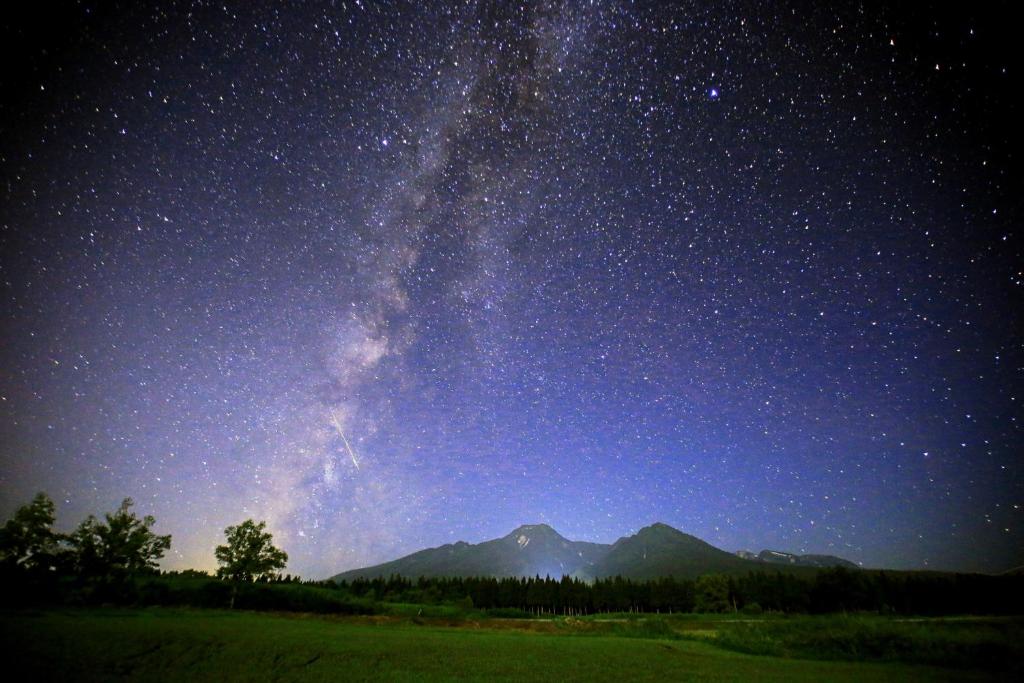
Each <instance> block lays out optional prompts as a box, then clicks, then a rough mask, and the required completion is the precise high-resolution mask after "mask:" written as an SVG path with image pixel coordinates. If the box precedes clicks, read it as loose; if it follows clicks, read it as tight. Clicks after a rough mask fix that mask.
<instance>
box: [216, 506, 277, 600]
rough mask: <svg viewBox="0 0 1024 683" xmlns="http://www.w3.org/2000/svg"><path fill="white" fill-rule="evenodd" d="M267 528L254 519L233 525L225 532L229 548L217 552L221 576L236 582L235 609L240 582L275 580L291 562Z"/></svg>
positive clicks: (232, 598)
mask: <svg viewBox="0 0 1024 683" xmlns="http://www.w3.org/2000/svg"><path fill="white" fill-rule="evenodd" d="M266 527H267V523H266V522H259V523H256V522H254V521H253V520H251V519H247V520H245V521H244V522H242V523H241V524H239V525H238V526H229V527H228V528H227V529H225V530H224V535H225V536H227V540H228V542H227V545H219V546H217V549H216V550H215V551H214V555H216V557H217V562H219V563H220V564H221V565H222V566H221V567H220V568H219V569H218V570H217V576H219V577H221V578H222V579H229V580H231V581H233V582H235V588H234V589H233V590H232V591H231V607H234V606H235V596H236V595H237V593H238V585H237V584H238V583H241V582H251V581H258V580H260V579H270V578H273V577H274V576H275V575H276V574H277V572H278V571H279V570H281V569H284V567H285V564H287V562H288V553H286V552H284V551H283V550H279V549H278V548H275V547H274V544H273V540H274V537H273V536H272V535H271V533H270V532H269V531H265V529H266Z"/></svg>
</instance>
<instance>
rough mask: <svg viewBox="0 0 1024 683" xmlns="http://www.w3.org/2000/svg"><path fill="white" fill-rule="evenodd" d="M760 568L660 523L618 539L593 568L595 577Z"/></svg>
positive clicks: (646, 576) (736, 571) (686, 574)
mask: <svg viewBox="0 0 1024 683" xmlns="http://www.w3.org/2000/svg"><path fill="white" fill-rule="evenodd" d="M757 568H758V567H757V565H756V564H755V563H754V562H751V561H749V560H743V559H741V558H739V557H736V556H735V555H733V554H732V553H728V552H726V551H724V550H720V549H718V548H716V547H715V546H713V545H711V544H710V543H705V542H704V541H702V540H700V539H699V538H697V537H696V536H691V535H690V534H684V533H683V532H682V531H679V530H678V529H673V528H672V527H670V526H668V525H667V524H661V523H660V522H659V523H656V524H652V525H651V526H648V527H644V528H643V529H641V530H640V531H638V532H637V533H636V534H635V535H633V536H625V537H623V538H620V539H619V540H617V541H615V543H614V544H612V547H611V549H610V550H609V551H608V554H607V555H606V556H605V557H604V559H603V560H602V561H601V562H599V563H598V564H597V566H595V567H594V568H593V576H619V575H621V576H626V577H629V578H631V579H654V578H657V577H659V576H676V577H687V578H692V577H696V576H700V575H701V574H745V573H747V572H748V571H751V570H753V569H757Z"/></svg>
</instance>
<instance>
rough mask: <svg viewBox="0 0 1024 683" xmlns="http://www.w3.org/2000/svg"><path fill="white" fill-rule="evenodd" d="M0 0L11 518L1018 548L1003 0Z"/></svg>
mask: <svg viewBox="0 0 1024 683" xmlns="http://www.w3.org/2000/svg"><path fill="white" fill-rule="evenodd" d="M428 4H429V6H421V5H420V4H416V3H403V2H383V3H371V2H350V3H343V4H334V3H327V2H325V3H303V4H294V5H291V4H284V5H282V4H277V3H269V2H268V3H265V2H254V3H244V4H242V6H239V7H227V8H225V7H222V6H215V5H206V4H203V3H182V4H175V5H173V6H167V5H166V4H165V3H151V2H131V3H119V2H111V3H102V4H97V5H96V6H93V5H90V4H89V3H78V4H67V5H61V6H60V7H59V8H53V7H38V8H34V9H32V10H31V11H30V12H29V13H28V14H27V15H25V16H19V17H17V18H15V17H14V16H13V15H12V16H11V17H8V18H7V19H6V20H5V23H4V24H3V37H4V41H3V44H4V47H3V48H2V49H3V50H4V57H5V58H6V61H7V63H8V64H12V65H17V66H18V68H11V69H8V70H7V73H4V74H0V86H2V88H0V92H2V93H3V94H2V95H0V121H2V122H3V123H2V124H0V125H2V129H3V135H2V136H0V168H2V171H3V178H4V181H5V182H4V183H3V185H0V198H2V199H0V276H2V277H0V335H2V336H0V341H2V343H0V514H2V515H3V516H5V517H7V516H9V515H10V514H11V513H12V512H13V511H14V510H15V508H16V507H17V506H19V505H22V504H24V503H26V502H28V501H29V500H30V499H31V497H32V496H33V495H34V494H35V493H36V492H37V491H40V490H41V491H46V492H47V493H49V494H50V495H51V496H52V497H53V499H54V501H55V502H56V503H57V515H58V526H59V527H61V528H62V529H68V528H71V527H72V526H74V525H75V524H77V523H78V521H80V520H81V519H82V518H83V517H85V516H86V515H87V514H90V513H92V514H101V513H103V512H106V511H110V510H113V509H114V508H115V507H116V506H117V504H118V503H119V501H120V500H121V499H122V498H124V497H126V496H131V497H132V498H134V499H135V501H136V504H137V509H138V511H139V513H140V514H152V515H154V516H155V517H156V519H157V525H156V531H157V532H159V533H161V534H171V535H172V536H173V544H172V546H171V549H170V551H169V552H168V553H167V555H166V557H165V558H164V560H163V563H162V566H163V567H164V568H167V569H183V568H188V567H194V568H198V569H212V568H213V566H214V557H213V548H214V546H216V545H217V544H218V543H219V542H221V540H222V538H223V532H224V529H225V527H227V526H229V525H233V524H237V523H239V522H240V521H242V520H244V519H246V518H254V519H256V520H265V521H266V522H267V523H268V528H269V529H270V530H271V531H272V532H273V534H274V538H275V540H276V541H277V542H278V544H279V545H280V546H281V547H282V548H284V549H285V550H287V552H288V554H289V557H290V561H289V566H288V571H290V572H292V573H298V574H302V575H304V576H330V575H332V574H333V573H336V572H338V571H341V570H342V569H343V568H345V567H357V566H366V565H370V564H374V563H379V562H382V561H386V560H388V559H393V558H395V557H400V556H402V555H405V554H408V553H410V552H413V551H415V550H417V549H420V548H425V547H436V546H440V545H443V544H444V543H448V542H453V541H456V540H466V541H470V542H478V541H479V539H489V538H496V537H500V536H501V535H503V534H505V533H507V530H508V529H511V528H515V527H516V526H518V525H519V524H520V523H521V521H522V520H524V519H531V520H541V521H543V522H545V523H548V524H550V525H551V526H553V527H554V528H556V529H558V530H559V532H560V533H562V534H563V535H565V536H566V537H567V538H572V539H574V540H587V541H597V542H604V541H605V539H608V538H617V537H619V536H623V535H627V534H629V533H632V532H635V530H637V529H638V528H640V527H641V526H644V525H646V524H649V523H650V521H651V520H662V521H663V522H664V523H666V524H668V525H670V526H672V527H674V528H676V529H679V530H682V531H684V532H685V533H688V534H692V535H694V536H696V537H698V538H700V539H702V540H705V541H707V542H708V543H710V544H712V545H714V546H715V547H718V548H722V549H725V550H728V551H730V552H734V551H735V550H740V549H748V550H753V551H754V552H757V551H759V550H761V549H764V548H771V549H779V550H785V551H787V552H793V553H799V554H808V553H819V554H830V555H837V556H839V557H843V558H846V559H849V560H851V561H854V562H857V563H859V564H863V565H864V566H871V567H886V568H893V569H941V570H949V571H985V572H992V573H997V572H1001V571H1005V570H1007V569H1010V568H1013V567H1017V566H1021V565H1024V523H1022V522H1024V519H1022V515H1024V511H1022V509H1021V506H1022V505H1024V476H1022V465H1024V463H1022V458H1021V456H1022V451H1021V446H1020V444H1021V443H1024V439H1022V433H1021V424H1022V419H1021V418H1022V408H1021V404H1022V400H1021V398H1022V394H1021V391H1020V390H1021V387H1022V382H1021V373H1022V371H1024V345H1022V336H1021V334H1020V330H1021V329H1024V320H1022V317H1024V300H1022V296H1021V293H1022V285H1024V276H1022V273H1021V264H1022V263H1024V258H1022V256H1024V254H1022V249H1021V232H1020V226H1021V224H1022V219H1024V210H1022V208H1024V207H1022V194H1021V191H1020V190H1021V187H1020V177H1021V173H1020V164H1021V157H1020V152H1021V144H1020V143H1021V124H1020V121H1022V120H1024V112H1022V111H1021V109H1022V105H1021V100H1020V98H1019V97H1018V94H1019V93H1020V92H1021V85H1022V83H1021V78H1020V72H1019V61H1020V60H1019V58H1018V57H1017V55H1016V54H1015V53H1014V49H1013V46H1014V45H1015V29H1013V28H1012V22H1010V21H1008V19H1007V17H1009V16H1010V7H1011V6H1010V5H1009V3H999V2H997V3H991V4H985V5H984V6H977V7H975V6H970V7H962V6H960V7H945V6H944V5H942V4H941V3H939V4H934V5H923V6H922V5H917V4H915V5H913V6H907V7H889V6H886V5H885V4H884V3H877V4H876V3H870V2H869V3H867V4H857V5H854V4H844V5H842V6H840V7H828V8H822V7H819V6H818V5H816V4H815V3H810V2H800V1H795V2H787V3H783V4H779V5H773V6H770V7H763V6H758V5H750V6H748V5H746V4H744V3H738V4H735V5H731V6H729V7H706V6H704V5H703V4H702V3H696V2H680V3H652V4H650V5H644V4H639V5H638V4H628V3H621V2H612V1H609V2H597V3H592V4H587V5H583V4H577V3H562V2H555V1H552V2H527V3H521V4H516V5H514V6H513V5H510V4H508V3H501V2H468V3H465V4H458V5H455V4H447V3H428Z"/></svg>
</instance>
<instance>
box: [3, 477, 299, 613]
mask: <svg viewBox="0 0 1024 683" xmlns="http://www.w3.org/2000/svg"><path fill="white" fill-rule="evenodd" d="M133 506H134V502H133V501H132V499H131V498H125V499H124V500H123V501H122V502H121V505H120V506H119V507H118V508H117V510H115V511H113V512H110V513H107V514H106V515H104V517H103V519H102V520H101V519H98V518H97V517H95V516H94V515H89V516H88V517H86V518H85V519H84V520H83V521H82V522H81V523H80V524H79V525H78V526H77V527H76V528H75V529H74V531H72V532H71V533H67V534H63V533H59V532H57V531H55V530H54V528H53V527H54V523H55V521H56V515H55V509H56V508H55V506H54V503H53V501H52V500H51V499H50V497H49V496H47V495H46V494H45V493H39V494H37V495H36V496H35V498H33V499H32V501H31V502H29V503H28V504H26V505H23V506H21V507H19V508H18V509H17V510H16V511H15V513H14V515H13V516H12V517H11V519H9V520H7V522H6V523H5V524H4V525H3V527H0V572H2V576H0V579H2V580H3V583H4V585H5V586H11V585H16V586H20V587H27V588H32V587H37V588H41V589H45V588H47V587H50V586H52V584H54V583H55V582H58V581H60V580H62V579H67V578H69V577H72V578H74V579H75V581H76V583H77V584H78V588H79V589H81V590H79V594H80V595H85V594H87V595H89V596H90V597H94V598H96V599H113V600H116V599H117V598H118V597H119V595H121V594H123V593H124V592H125V590H126V587H127V585H128V583H129V582H130V581H131V580H132V579H134V578H137V577H139V576H147V575H154V574H158V573H159V572H158V570H157V566H158V563H159V561H160V559H161V558H163V556H164V554H165V553H166V552H167V551H168V550H170V547H171V536H170V535H159V534H157V533H155V532H154V531H153V526H154V525H155V524H156V519H154V518H153V516H152V515H146V516H144V517H141V518H140V517H139V516H138V515H137V514H136V513H135V512H134V511H133V510H132V507H133ZM224 534H225V536H226V541H227V542H226V543H225V544H224V545H219V546H217V547H216V548H215V550H214V556H215V557H216V559H217V562H218V564H219V565H220V567H219V569H218V570H217V576H218V578H220V579H223V580H227V581H229V582H231V583H233V584H235V585H236V586H237V585H238V584H239V583H245V582H253V581H258V580H267V579H270V578H276V577H278V576H279V571H280V570H281V569H284V567H285V565H286V563H287V561H288V554H287V553H285V552H284V551H283V550H279V549H278V548H276V547H274V545H273V537H272V536H271V534H270V533H269V532H267V531H266V523H265V522H258V523H257V522H255V521H253V520H251V519H247V520H245V521H244V522H242V523H241V524H238V525H237V526H229V527H228V528H227V529H225V531H224ZM65 583H66V582H65ZM236 592H237V588H236V589H235V590H234V591H233V592H232V597H231V605H232V606H233V605H234V595H235V593H236Z"/></svg>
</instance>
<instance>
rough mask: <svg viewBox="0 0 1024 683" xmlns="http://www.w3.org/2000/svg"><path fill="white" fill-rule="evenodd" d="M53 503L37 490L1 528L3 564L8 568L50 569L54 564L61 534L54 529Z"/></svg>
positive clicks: (0, 541)
mask: <svg viewBox="0 0 1024 683" xmlns="http://www.w3.org/2000/svg"><path fill="white" fill-rule="evenodd" d="M54 519H55V516H54V505H53V501H52V500H50V498H49V496H47V495H46V494H45V493H37V494H36V497H35V498H33V499H32V502H31V503H28V504H27V505H22V506H21V507H20V508H18V509H17V511H15V513H14V516H13V517H11V519H9V520H7V523H6V524H4V526H3V527H2V528H0V564H2V565H3V566H4V567H5V568H6V569H8V570H16V571H19V570H20V571H29V572H37V571H49V570H50V569H51V568H53V567H54V566H55V563H56V561H57V556H58V553H59V548H58V544H59V543H60V540H61V535H60V534H58V533H56V532H54V530H53V522H54Z"/></svg>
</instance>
